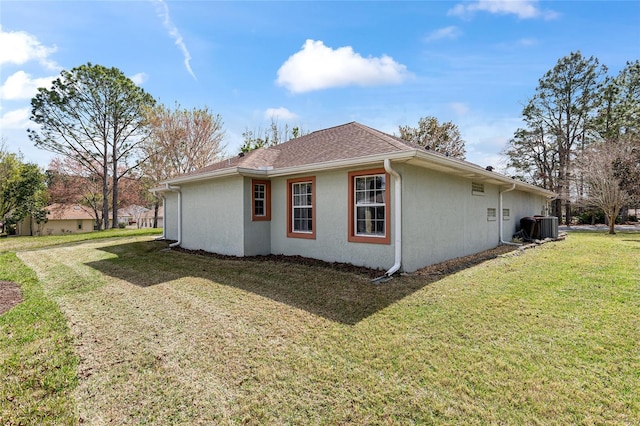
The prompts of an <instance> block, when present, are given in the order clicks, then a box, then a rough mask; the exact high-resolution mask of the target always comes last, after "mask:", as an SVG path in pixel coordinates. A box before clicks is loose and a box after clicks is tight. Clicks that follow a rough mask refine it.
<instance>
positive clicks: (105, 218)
mask: <svg viewBox="0 0 640 426" xmlns="http://www.w3.org/2000/svg"><path fill="white" fill-rule="evenodd" d="M103 165H104V168H103V175H104V176H103V178H102V225H103V226H104V227H103V229H109V173H108V171H109V169H108V166H107V161H106V157H105V161H104V163H103Z"/></svg>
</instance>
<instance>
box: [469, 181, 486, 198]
mask: <svg viewBox="0 0 640 426" xmlns="http://www.w3.org/2000/svg"><path fill="white" fill-rule="evenodd" d="M471 193H472V194H473V195H484V183H480V182H471Z"/></svg>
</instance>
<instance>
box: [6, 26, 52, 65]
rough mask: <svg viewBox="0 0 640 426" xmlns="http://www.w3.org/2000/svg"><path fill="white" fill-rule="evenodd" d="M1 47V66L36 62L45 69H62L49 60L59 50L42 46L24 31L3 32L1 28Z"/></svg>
mask: <svg viewBox="0 0 640 426" xmlns="http://www.w3.org/2000/svg"><path fill="white" fill-rule="evenodd" d="M0 46H2V49H0V65H4V64H14V65H22V64H24V63H26V62H29V61H33V60H35V61H38V62H39V63H40V65H42V66H44V67H45V68H48V69H51V70H56V71H58V70H60V69H61V68H60V66H59V65H58V64H56V63H55V62H54V61H52V60H51V59H50V58H49V56H50V55H51V54H52V53H54V52H55V51H56V50H57V48H56V47H55V46H53V47H47V46H44V45H42V44H41V43H40V42H39V41H38V39H37V38H36V37H34V36H33V35H31V34H29V33H26V32H24V31H3V30H2V27H1V26H0Z"/></svg>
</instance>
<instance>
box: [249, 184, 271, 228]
mask: <svg viewBox="0 0 640 426" xmlns="http://www.w3.org/2000/svg"><path fill="white" fill-rule="evenodd" d="M251 219H252V220H254V221H255V220H271V182H270V181H268V180H256V179H253V180H251Z"/></svg>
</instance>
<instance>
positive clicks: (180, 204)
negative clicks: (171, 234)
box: [162, 185, 182, 248]
mask: <svg viewBox="0 0 640 426" xmlns="http://www.w3.org/2000/svg"><path fill="white" fill-rule="evenodd" d="M167 189H168V190H169V191H173V192H177V193H178V241H176V242H175V243H171V244H169V248H173V247H177V246H179V245H180V244H181V243H182V191H181V190H180V187H179V186H171V185H167ZM164 216H166V212H165V214H164ZM166 222H167V221H166V217H163V218H162V229H163V231H162V232H164V229H165V227H166V225H167V223H166Z"/></svg>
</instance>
